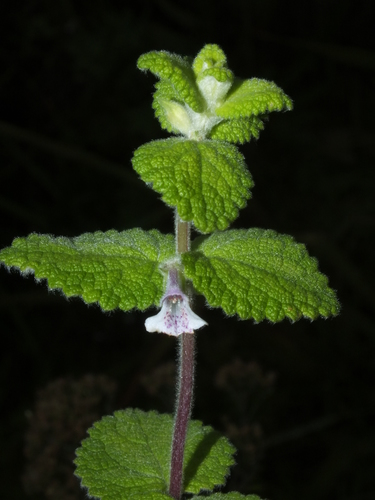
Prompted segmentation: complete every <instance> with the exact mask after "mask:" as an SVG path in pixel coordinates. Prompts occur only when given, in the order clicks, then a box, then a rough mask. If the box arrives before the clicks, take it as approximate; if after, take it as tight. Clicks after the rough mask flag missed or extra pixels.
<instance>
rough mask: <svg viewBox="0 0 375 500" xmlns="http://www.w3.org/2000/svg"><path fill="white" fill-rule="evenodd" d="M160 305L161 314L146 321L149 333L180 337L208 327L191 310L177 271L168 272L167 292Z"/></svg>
mask: <svg viewBox="0 0 375 500" xmlns="http://www.w3.org/2000/svg"><path fill="white" fill-rule="evenodd" d="M160 305H161V310H160V311H159V313H158V314H156V315H155V316H151V317H150V318H147V319H146V321H145V327H146V330H147V331H148V332H159V333H166V334H167V335H173V336H175V337H178V336H179V335H181V334H182V333H194V331H195V330H198V328H201V327H202V326H204V325H207V323H206V322H205V321H204V320H203V319H202V318H200V317H199V316H198V315H197V314H195V313H194V312H193V311H192V310H191V308H190V304H189V298H188V297H187V296H186V295H185V294H184V293H183V292H182V290H181V288H180V286H179V283H178V272H177V269H170V270H169V272H168V281H167V290H166V293H165V294H164V296H163V297H162V299H161V303H160Z"/></svg>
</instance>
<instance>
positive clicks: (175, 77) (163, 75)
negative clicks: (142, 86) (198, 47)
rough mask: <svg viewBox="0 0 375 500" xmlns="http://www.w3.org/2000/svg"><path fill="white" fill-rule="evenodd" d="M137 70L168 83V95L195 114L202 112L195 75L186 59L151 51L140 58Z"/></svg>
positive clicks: (164, 52) (201, 101)
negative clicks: (185, 105) (145, 71)
mask: <svg viewBox="0 0 375 500" xmlns="http://www.w3.org/2000/svg"><path fill="white" fill-rule="evenodd" d="M137 65H138V68H139V69H142V70H149V71H151V73H153V74H154V75H156V76H157V77H159V78H160V79H162V81H167V82H169V91H168V92H169V93H170V95H171V97H172V96H173V99H176V100H177V101H178V102H181V103H186V104H187V105H188V106H190V108H191V109H193V110H194V111H195V112H196V113H199V112H201V111H203V107H204V104H203V100H202V96H201V95H200V92H199V90H198V87H197V85H196V82H195V75H194V72H193V70H192V67H191V64H190V62H189V60H188V59H187V58H182V57H181V56H179V55H177V54H171V53H169V52H166V51H164V50H163V51H160V52H157V51H152V52H148V53H147V54H143V55H141V56H140V58H139V59H138V62H137Z"/></svg>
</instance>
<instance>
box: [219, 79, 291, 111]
mask: <svg viewBox="0 0 375 500" xmlns="http://www.w3.org/2000/svg"><path fill="white" fill-rule="evenodd" d="M292 107H293V104H292V100H291V99H290V97H288V96H287V95H286V94H284V92H283V91H282V90H281V89H280V88H279V87H278V86H277V85H276V84H275V83H273V82H269V81H267V80H260V79H259V78H251V79H250V80H240V79H236V80H235V82H234V83H233V85H232V87H231V89H230V91H229V93H228V95H227V98H226V99H225V101H224V103H223V104H222V105H221V106H219V107H217V108H216V114H217V115H218V116H220V117H222V118H227V119H228V118H230V119H237V118H244V117H249V116H252V115H255V116H258V115H262V114H265V113H268V112H270V111H282V110H291V109H292Z"/></svg>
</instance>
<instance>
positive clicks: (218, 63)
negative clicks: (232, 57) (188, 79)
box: [192, 43, 227, 77]
mask: <svg viewBox="0 0 375 500" xmlns="http://www.w3.org/2000/svg"><path fill="white" fill-rule="evenodd" d="M192 67H193V71H194V73H195V75H196V76H197V77H199V76H200V75H202V74H203V73H204V72H205V71H207V70H210V69H213V68H219V69H220V68H226V67H227V57H226V55H225V53H224V51H223V50H222V49H221V48H220V47H219V46H218V45H216V44H215V43H209V44H207V45H205V46H204V47H203V48H202V49H201V50H200V51H199V52H198V54H197V56H196V58H195V59H194V61H193V64H192Z"/></svg>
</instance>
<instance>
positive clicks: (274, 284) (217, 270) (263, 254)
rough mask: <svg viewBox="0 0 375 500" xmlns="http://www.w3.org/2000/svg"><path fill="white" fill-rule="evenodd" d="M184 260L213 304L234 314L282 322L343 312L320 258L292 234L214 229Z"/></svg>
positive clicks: (188, 275) (196, 283) (186, 270)
mask: <svg viewBox="0 0 375 500" xmlns="http://www.w3.org/2000/svg"><path fill="white" fill-rule="evenodd" d="M182 262H183V264H184V268H185V274H186V276H187V277H188V278H190V279H191V280H192V282H193V285H194V287H195V289H196V290H197V291H198V292H199V293H201V294H203V295H204V296H205V297H206V299H207V302H208V304H209V305H210V306H212V307H222V308H223V310H224V311H225V312H226V313H227V314H229V315H233V314H236V313H237V314H238V315H239V317H240V318H242V319H249V318H253V319H254V320H255V321H261V320H263V319H269V320H270V321H272V322H276V321H281V320H282V319H284V318H285V317H287V318H290V319H291V320H293V321H294V320H297V319H299V318H300V317H301V316H305V317H307V318H311V319H315V318H316V317H318V316H319V315H321V316H323V317H328V316H330V315H335V314H338V312H339V303H338V301H337V298H336V295H335V292H334V291H333V290H331V289H330V288H329V287H328V283H327V278H326V276H324V275H323V274H321V273H320V272H319V271H318V265H317V261H316V259H314V258H312V257H310V256H309V255H308V253H307V250H306V248H305V246H304V245H302V244H299V243H296V242H295V241H294V240H293V238H292V237H291V236H286V235H281V234H277V233H276V232H274V231H270V230H268V231H267V230H264V229H257V228H254V229H249V230H242V229H239V230H231V231H226V232H225V233H214V234H212V235H211V236H209V237H208V238H202V237H201V238H198V241H196V243H195V249H194V250H193V251H192V252H189V253H186V254H183V255H182Z"/></svg>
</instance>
